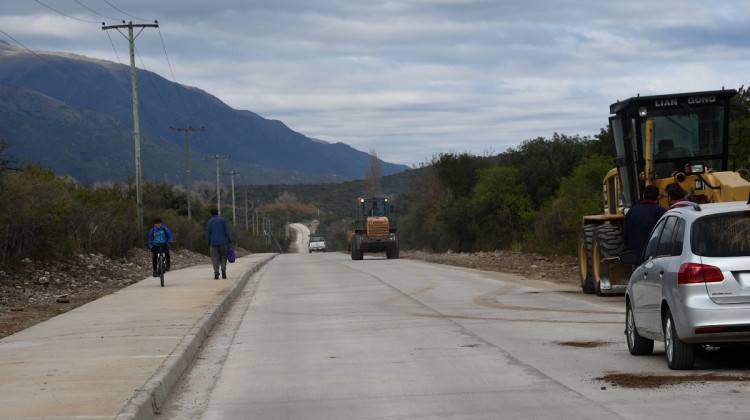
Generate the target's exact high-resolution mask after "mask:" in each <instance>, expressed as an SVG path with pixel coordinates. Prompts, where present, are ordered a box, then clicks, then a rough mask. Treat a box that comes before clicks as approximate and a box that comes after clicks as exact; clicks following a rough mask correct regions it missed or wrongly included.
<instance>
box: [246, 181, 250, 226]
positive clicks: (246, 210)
mask: <svg viewBox="0 0 750 420" xmlns="http://www.w3.org/2000/svg"><path fill="white" fill-rule="evenodd" d="M249 230H250V228H249V226H248V220H247V188H245V232H248V231H249Z"/></svg>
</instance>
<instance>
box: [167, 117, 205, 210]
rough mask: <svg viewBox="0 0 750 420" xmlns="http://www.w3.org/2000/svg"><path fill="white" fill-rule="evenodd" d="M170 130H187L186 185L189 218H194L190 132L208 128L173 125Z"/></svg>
mask: <svg viewBox="0 0 750 420" xmlns="http://www.w3.org/2000/svg"><path fill="white" fill-rule="evenodd" d="M169 129H170V130H175V131H184V132H185V168H187V169H186V172H185V186H186V187H187V208H188V209H187V210H188V220H190V219H191V218H192V216H191V213H190V132H191V131H204V130H205V129H206V128H205V127H201V128H193V127H190V126H188V127H182V128H174V127H172V126H170V127H169Z"/></svg>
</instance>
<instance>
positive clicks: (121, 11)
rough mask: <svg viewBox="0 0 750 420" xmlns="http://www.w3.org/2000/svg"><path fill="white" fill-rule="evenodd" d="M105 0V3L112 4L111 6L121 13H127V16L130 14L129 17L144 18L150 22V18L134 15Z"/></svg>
mask: <svg viewBox="0 0 750 420" xmlns="http://www.w3.org/2000/svg"><path fill="white" fill-rule="evenodd" d="M104 2H105V3H107V4H108V5H110V6H111V7H112V8H113V9H115V10H117V11H118V12H120V13H124V14H125V15H127V16H129V17H132V18H133V19H137V20H143V21H147V22H150V19H143V18H139V17H136V16H133V15H131V14H130V13H128V12H126V11H124V10H122V9H120V8H118V7H117V6H115V5H114V4H112V3H110V2H108V1H107V0H104Z"/></svg>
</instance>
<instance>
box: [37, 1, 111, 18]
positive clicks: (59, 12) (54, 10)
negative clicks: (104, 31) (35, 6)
mask: <svg viewBox="0 0 750 420" xmlns="http://www.w3.org/2000/svg"><path fill="white" fill-rule="evenodd" d="M34 1H35V2H37V3H39V4H41V5H42V6H44V7H46V8H48V9H49V10H52V11H53V12H55V13H58V14H61V15H63V16H65V17H68V18H71V19H75V20H77V21H80V22H86V23H100V22H96V21H93V20H85V19H80V18H77V17H75V16H70V15H68V14H65V13H63V12H61V11H59V10H57V9H53V8H52V7H50V6H47V5H46V4H44V3H42V2H41V1H40V0H34Z"/></svg>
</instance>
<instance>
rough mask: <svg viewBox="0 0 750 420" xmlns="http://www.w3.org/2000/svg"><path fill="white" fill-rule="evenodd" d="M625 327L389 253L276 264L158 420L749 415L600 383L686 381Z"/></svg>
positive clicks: (699, 395)
mask: <svg viewBox="0 0 750 420" xmlns="http://www.w3.org/2000/svg"><path fill="white" fill-rule="evenodd" d="M623 321H624V310H623V303H622V298H621V297H614V298H601V297H596V296H589V295H583V294H581V293H580V292H579V290H578V288H577V287H575V286H573V285H555V284H550V283H547V282H543V281H529V280H524V279H520V278H517V277H514V276H511V275H504V274H498V273H487V272H479V271H474V270H466V269H456V268H450V267H445V266H439V265H433V264H427V263H422V262H415V261H408V260H403V259H399V260H387V259H385V257H384V256H382V257H377V256H370V255H368V256H366V257H365V259H364V260H363V261H352V260H351V259H350V258H349V256H348V255H346V254H343V253H329V254H285V255H280V256H277V257H276V258H275V259H274V260H272V261H271V262H269V263H268V264H267V265H266V266H264V267H263V268H262V269H261V270H260V271H259V272H258V273H257V274H256V275H255V276H254V277H253V279H252V281H251V284H249V286H248V287H247V289H246V290H245V291H244V294H243V295H242V296H241V297H240V298H239V299H238V300H237V302H236V304H235V305H234V306H233V308H232V309H231V310H230V311H229V312H228V313H227V315H226V318H225V319H224V320H223V321H222V322H220V324H219V326H218V328H217V329H216V330H215V332H213V333H212V336H211V338H210V339H209V340H208V341H207V342H206V343H205V345H204V348H203V351H202V352H201V354H199V356H198V359H197V360H196V363H195V364H194V365H193V366H192V367H191V368H190V369H189V371H188V373H187V374H186V375H185V377H184V378H183V379H184V380H183V381H182V382H181V383H180V384H179V386H178V387H177V391H176V392H175V393H174V394H173V395H172V396H171V397H170V398H169V400H168V402H167V404H166V405H165V407H164V408H163V411H162V413H163V414H162V416H160V417H163V418H203V419H229V418H232V419H234V418H258V419H327V420H328V419H383V418H389V419H392V418H399V419H412V418H425V419H428V418H429V419H449V418H450V419H498V418H512V419H516V418H519V419H520V418H523V419H528V418H555V419H604V418H606V419H610V418H627V419H653V418H659V419H660V420H664V419H685V418H702V417H711V418H737V419H739V418H747V416H748V413H749V412H750V401H747V400H746V399H744V398H742V395H745V394H746V393H747V392H748V391H749V389H748V386H747V385H746V384H745V383H744V382H728V383H727V382H724V383H721V382H720V383H701V382H694V383H691V384H689V385H678V386H675V387H670V388H661V389H657V390H654V389H631V388H619V387H613V386H612V385H610V383H608V382H605V381H603V380H601V379H599V378H601V377H602V376H603V375H605V374H608V373H622V374H626V375H627V374H643V373H648V374H657V375H681V374H685V373H679V372H672V371H669V369H668V368H667V367H666V363H665V361H664V356H663V354H662V349H661V348H660V346H659V345H657V350H656V351H655V354H654V355H653V356H645V357H633V356H630V355H629V353H628V351H627V347H626V345H625V337H624V335H623V330H624V324H623ZM693 373H695V372H693ZM699 373H717V372H715V371H707V370H703V371H701V372H699ZM720 373H722V374H731V373H737V372H726V371H724V372H720Z"/></svg>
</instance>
